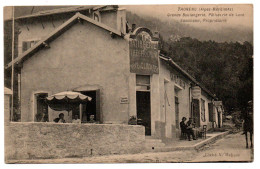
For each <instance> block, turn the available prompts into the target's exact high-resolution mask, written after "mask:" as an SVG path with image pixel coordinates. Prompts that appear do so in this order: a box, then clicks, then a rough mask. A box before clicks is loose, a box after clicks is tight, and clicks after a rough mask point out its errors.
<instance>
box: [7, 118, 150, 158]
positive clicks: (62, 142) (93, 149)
mask: <svg viewBox="0 0 260 169" xmlns="http://www.w3.org/2000/svg"><path fill="white" fill-rule="evenodd" d="M144 140H145V135H144V127H143V126H137V125H122V124H121V125H120V124H118V125H108V124H107V125H106V124H70V123H65V124H57V123H23V122H19V123H8V124H7V125H6V127H5V160H6V162H7V160H11V159H37V158H41V159H47V158H66V157H68V158H70V157H86V156H99V155H109V154H129V153H140V152H141V151H142V150H143V146H144Z"/></svg>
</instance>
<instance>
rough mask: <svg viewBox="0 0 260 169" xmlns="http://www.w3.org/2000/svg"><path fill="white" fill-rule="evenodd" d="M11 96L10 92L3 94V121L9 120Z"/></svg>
mask: <svg viewBox="0 0 260 169" xmlns="http://www.w3.org/2000/svg"><path fill="white" fill-rule="evenodd" d="M11 96H12V95H10V94H5V95H4V116H5V117H4V122H5V123H6V122H9V121H10V112H11V110H10V109H11V108H10V101H11Z"/></svg>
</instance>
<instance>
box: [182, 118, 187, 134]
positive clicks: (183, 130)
mask: <svg viewBox="0 0 260 169" xmlns="http://www.w3.org/2000/svg"><path fill="white" fill-rule="evenodd" d="M186 120H187V118H186V117H183V118H182V120H181V122H180V127H181V132H182V133H187V125H186V124H185V121H186Z"/></svg>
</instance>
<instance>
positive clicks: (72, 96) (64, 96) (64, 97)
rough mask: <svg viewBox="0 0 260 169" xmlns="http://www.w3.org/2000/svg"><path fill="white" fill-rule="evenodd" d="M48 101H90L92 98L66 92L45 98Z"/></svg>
mask: <svg viewBox="0 0 260 169" xmlns="http://www.w3.org/2000/svg"><path fill="white" fill-rule="evenodd" d="M47 100H48V101H54V100H71V101H72V100H78V101H83V102H84V101H91V100H92V98H91V97H89V96H86V95H84V94H81V93H79V92H72V91H66V92H60V93H56V94H54V95H51V96H49V97H47Z"/></svg>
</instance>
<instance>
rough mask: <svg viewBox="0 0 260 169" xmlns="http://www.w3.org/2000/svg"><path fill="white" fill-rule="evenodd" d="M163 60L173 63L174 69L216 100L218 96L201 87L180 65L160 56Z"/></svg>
mask: <svg viewBox="0 0 260 169" xmlns="http://www.w3.org/2000/svg"><path fill="white" fill-rule="evenodd" d="M159 57H160V58H161V59H163V60H165V61H168V62H170V63H171V65H172V66H173V67H174V68H177V69H178V70H179V71H180V72H181V73H182V74H183V75H184V76H186V77H187V78H188V79H190V80H191V81H192V82H193V83H195V84H196V85H198V86H200V87H201V89H202V90H204V91H205V92H206V93H207V94H208V95H209V96H211V97H212V98H214V99H215V98H216V96H215V95H214V94H212V93H211V92H210V91H209V90H208V89H207V88H205V87H204V86H203V85H201V83H199V82H198V81H197V80H196V79H195V78H193V77H192V76H191V75H190V74H189V73H188V72H186V71H185V70H183V69H182V68H181V67H180V66H179V65H178V64H176V63H175V62H174V61H173V60H172V59H171V58H166V57H165V56H163V55H160V56H159Z"/></svg>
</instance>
